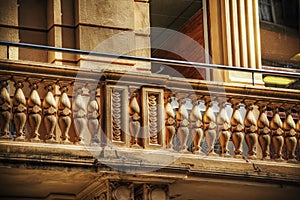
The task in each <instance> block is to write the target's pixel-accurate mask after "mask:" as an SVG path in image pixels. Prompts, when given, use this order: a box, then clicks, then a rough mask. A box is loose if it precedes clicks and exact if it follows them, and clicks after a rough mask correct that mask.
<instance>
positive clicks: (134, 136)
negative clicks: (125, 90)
mask: <svg viewBox="0 0 300 200" xmlns="http://www.w3.org/2000/svg"><path fill="white" fill-rule="evenodd" d="M136 96H137V94H136V93H133V94H132V95H131V97H130V102H129V108H128V109H129V132H130V135H131V140H130V144H131V145H130V147H134V148H140V146H139V144H138V139H139V135H140V129H141V123H140V118H141V117H140V106H139V104H138V102H137V99H136Z"/></svg>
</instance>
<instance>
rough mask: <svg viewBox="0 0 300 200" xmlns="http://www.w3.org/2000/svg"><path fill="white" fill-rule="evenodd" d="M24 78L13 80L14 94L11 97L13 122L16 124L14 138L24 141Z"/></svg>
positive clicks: (25, 105)
mask: <svg viewBox="0 0 300 200" xmlns="http://www.w3.org/2000/svg"><path fill="white" fill-rule="evenodd" d="M23 82H24V80H22V79H20V80H15V84H14V85H15V89H16V90H15V94H14V97H13V114H14V123H15V126H16V140H17V141H24V140H25V133H24V131H23V130H24V127H25V124H26V119H27V115H26V111H27V103H26V98H25V95H24V93H23V90H22V88H23V86H24V84H23Z"/></svg>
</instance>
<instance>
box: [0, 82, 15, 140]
mask: <svg viewBox="0 0 300 200" xmlns="http://www.w3.org/2000/svg"><path fill="white" fill-rule="evenodd" d="M7 85H8V83H7V81H2V82H1V83H0V129H1V133H0V138H2V139H9V138H10V136H9V131H8V128H9V122H10V117H11V107H12V106H11V102H10V96H9V93H8V91H7Z"/></svg>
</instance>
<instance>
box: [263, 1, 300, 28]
mask: <svg viewBox="0 0 300 200" xmlns="http://www.w3.org/2000/svg"><path fill="white" fill-rule="evenodd" d="M259 17H260V19H261V20H262V21H267V22H272V23H274V24H279V25H284V26H288V27H291V28H294V29H299V0H259Z"/></svg>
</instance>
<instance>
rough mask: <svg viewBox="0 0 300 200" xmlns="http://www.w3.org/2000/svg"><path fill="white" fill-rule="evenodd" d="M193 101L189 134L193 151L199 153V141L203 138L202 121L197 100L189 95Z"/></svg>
mask: <svg viewBox="0 0 300 200" xmlns="http://www.w3.org/2000/svg"><path fill="white" fill-rule="evenodd" d="M191 98H192V102H193V108H192V111H191V113H190V128H191V135H192V138H193V144H194V147H193V150H192V151H193V153H198V154H199V153H200V152H201V147H200V144H201V141H202V138H203V130H202V128H203V123H202V115H201V112H200V109H199V103H200V102H199V100H198V98H197V96H195V97H191Z"/></svg>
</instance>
